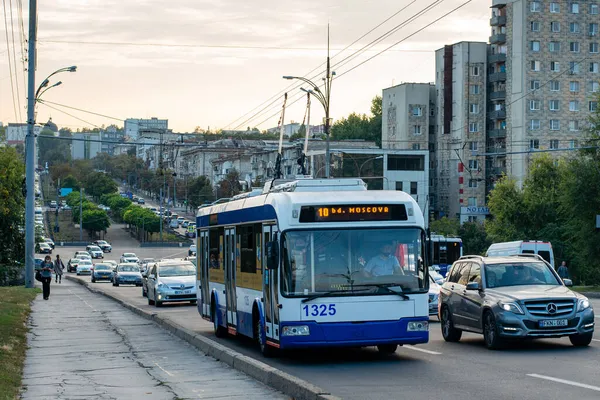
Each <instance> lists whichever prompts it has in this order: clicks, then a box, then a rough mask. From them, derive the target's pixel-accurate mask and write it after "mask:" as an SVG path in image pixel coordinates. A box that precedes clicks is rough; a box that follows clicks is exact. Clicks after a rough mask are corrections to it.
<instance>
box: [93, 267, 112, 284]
mask: <svg viewBox="0 0 600 400" xmlns="http://www.w3.org/2000/svg"><path fill="white" fill-rule="evenodd" d="M112 278H113V268H112V265H110V264H96V265H94V269H92V283H96V282H98V281H109V282H110V281H112Z"/></svg>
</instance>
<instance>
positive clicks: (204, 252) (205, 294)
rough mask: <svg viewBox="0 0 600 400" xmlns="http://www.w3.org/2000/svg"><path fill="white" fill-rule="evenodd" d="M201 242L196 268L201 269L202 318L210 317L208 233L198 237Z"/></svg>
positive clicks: (203, 232) (205, 232) (204, 232)
mask: <svg viewBox="0 0 600 400" xmlns="http://www.w3.org/2000/svg"><path fill="white" fill-rule="evenodd" d="M198 237H199V240H198V244H199V245H200V246H197V250H198V252H197V253H196V254H198V263H197V264H198V266H197V267H196V268H200V287H199V289H200V296H201V297H200V299H201V301H200V304H202V316H204V317H210V285H209V276H208V269H209V268H210V265H209V264H208V254H209V247H208V231H202V232H200V234H199V235H198Z"/></svg>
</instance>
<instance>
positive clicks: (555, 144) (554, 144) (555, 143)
mask: <svg viewBox="0 0 600 400" xmlns="http://www.w3.org/2000/svg"><path fill="white" fill-rule="evenodd" d="M550 149H558V140H556V139H552V140H551V141H550Z"/></svg>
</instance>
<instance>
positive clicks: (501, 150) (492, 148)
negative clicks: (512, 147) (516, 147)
mask: <svg viewBox="0 0 600 400" xmlns="http://www.w3.org/2000/svg"><path fill="white" fill-rule="evenodd" d="M486 151H487V153H488V154H490V153H491V154H498V153H506V147H503V146H488V148H487V149H486Z"/></svg>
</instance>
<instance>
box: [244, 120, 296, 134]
mask: <svg viewBox="0 0 600 400" xmlns="http://www.w3.org/2000/svg"><path fill="white" fill-rule="evenodd" d="M301 126H302V125H301V124H299V123H298V122H294V121H291V122H290V123H289V124H284V125H283V137H290V136H292V135H295V134H296V133H298V131H300V127H301ZM280 130H281V127H279V126H276V127H275V128H269V129H267V132H268V133H277V134H279V132H280ZM250 132H252V131H250Z"/></svg>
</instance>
